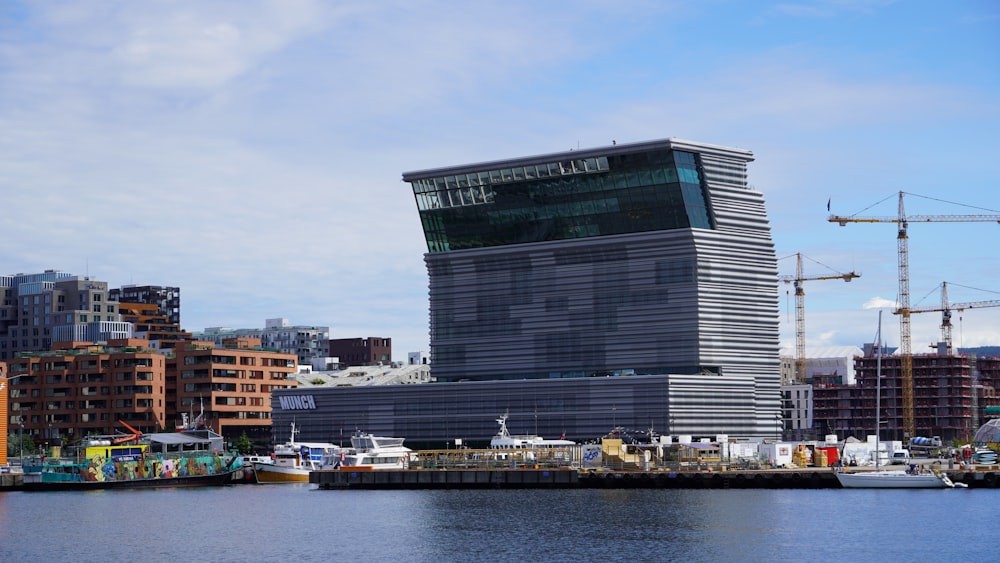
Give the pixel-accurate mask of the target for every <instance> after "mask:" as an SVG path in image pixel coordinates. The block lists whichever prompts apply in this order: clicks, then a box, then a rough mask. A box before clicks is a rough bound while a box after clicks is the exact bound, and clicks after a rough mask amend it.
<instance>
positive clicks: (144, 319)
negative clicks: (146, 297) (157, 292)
mask: <svg viewBox="0 0 1000 563" xmlns="http://www.w3.org/2000/svg"><path fill="white" fill-rule="evenodd" d="M118 312H119V313H120V314H121V317H122V321H125V322H130V323H132V325H133V326H134V327H135V329H134V330H135V334H136V336H142V337H143V338H146V339H147V340H149V341H150V342H156V343H157V345H156V347H157V348H160V349H169V348H173V347H175V346H177V344H178V343H180V342H189V341H191V339H192V338H191V333H190V332H186V331H183V330H181V327H180V325H178V324H176V323H172V322H170V318H169V317H168V316H167V315H165V314H163V313H161V312H160V307H159V305H157V304H155V303H126V302H121V303H118Z"/></svg>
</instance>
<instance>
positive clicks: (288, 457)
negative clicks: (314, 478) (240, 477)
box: [253, 422, 340, 483]
mask: <svg viewBox="0 0 1000 563" xmlns="http://www.w3.org/2000/svg"><path fill="white" fill-rule="evenodd" d="M296 434H298V429H296V428H295V423H294V422H293V423H292V435H291V437H290V438H289V440H288V442H286V443H284V444H280V445H278V446H275V448H274V455H273V457H274V459H273V461H271V462H270V463H268V462H254V464H253V470H254V474H255V475H256V476H257V482H258V483H308V482H309V472H310V471H316V470H318V469H320V466H321V465H322V463H323V460H324V459H327V458H330V457H334V456H338V455H339V452H340V446H338V445H336V444H330V443H326V442H296V441H295V435H296Z"/></svg>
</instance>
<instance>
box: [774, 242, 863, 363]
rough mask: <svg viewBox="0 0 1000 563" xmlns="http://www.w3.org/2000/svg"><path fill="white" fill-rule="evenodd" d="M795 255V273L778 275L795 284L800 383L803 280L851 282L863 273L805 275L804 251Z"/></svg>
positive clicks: (803, 352)
mask: <svg viewBox="0 0 1000 563" xmlns="http://www.w3.org/2000/svg"><path fill="white" fill-rule="evenodd" d="M795 257H796V261H795V275H794V276H778V279H779V280H780V281H783V282H785V283H794V284H795V380H796V381H797V382H798V383H804V382H805V380H806V291H805V288H804V287H803V285H802V282H804V281H812V280H844V281H845V282H849V281H851V280H852V279H854V278H858V277H861V274H858V273H855V272H849V273H846V274H836V275H825V276H808V277H807V276H803V275H802V253H801V252H796V253H795Z"/></svg>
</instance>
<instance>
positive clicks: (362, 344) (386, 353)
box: [330, 336, 392, 366]
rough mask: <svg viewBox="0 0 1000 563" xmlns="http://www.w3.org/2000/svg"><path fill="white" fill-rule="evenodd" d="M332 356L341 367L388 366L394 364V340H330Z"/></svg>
mask: <svg viewBox="0 0 1000 563" xmlns="http://www.w3.org/2000/svg"><path fill="white" fill-rule="evenodd" d="M330 356H331V357H335V358H340V365H341V366H387V365H389V364H391V363H392V339H391V338H380V337H377V336H369V337H368V338H337V339H331V340H330Z"/></svg>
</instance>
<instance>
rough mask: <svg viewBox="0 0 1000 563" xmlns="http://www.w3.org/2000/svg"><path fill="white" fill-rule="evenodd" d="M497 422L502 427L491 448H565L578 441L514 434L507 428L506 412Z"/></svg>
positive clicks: (491, 443) (491, 441) (492, 441)
mask: <svg viewBox="0 0 1000 563" xmlns="http://www.w3.org/2000/svg"><path fill="white" fill-rule="evenodd" d="M497 423H498V424H499V425H500V429H499V430H498V431H497V434H496V436H494V437H493V439H492V440H490V449H493V450H534V449H541V448H565V447H569V446H575V445H576V442H574V441H572V440H566V439H563V438H558V439H556V440H547V439H545V438H542V437H541V436H535V435H534V434H519V435H512V434H511V433H510V431H509V430H507V414H506V413H504V414H502V415H501V416H500V418H498V419H497Z"/></svg>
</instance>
